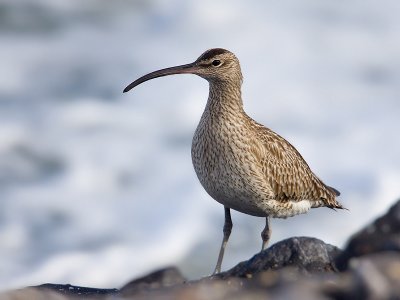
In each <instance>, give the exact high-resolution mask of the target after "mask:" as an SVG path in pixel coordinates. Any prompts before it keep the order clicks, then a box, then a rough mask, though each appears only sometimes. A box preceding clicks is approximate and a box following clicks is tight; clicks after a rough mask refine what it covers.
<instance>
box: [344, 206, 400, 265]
mask: <svg viewBox="0 0 400 300" xmlns="http://www.w3.org/2000/svg"><path fill="white" fill-rule="evenodd" d="M382 251H397V252H399V251H400V201H398V202H397V203H396V204H394V205H393V206H392V207H391V208H390V209H389V211H388V212H387V213H386V214H385V215H383V216H382V217H380V218H378V219H376V220H375V221H374V222H373V223H371V224H370V225H369V226H367V227H366V228H364V229H362V230H361V231H359V232H358V233H356V234H355V235H353V236H352V237H351V238H350V240H349V242H348V243H347V246H346V248H345V250H344V251H343V253H342V254H341V255H340V256H339V257H338V259H337V266H338V268H339V269H340V270H345V269H346V268H347V265H348V263H349V261H350V259H351V258H352V257H359V256H363V255H366V254H369V253H376V252H382Z"/></svg>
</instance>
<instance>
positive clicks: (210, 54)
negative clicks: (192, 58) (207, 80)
mask: <svg viewBox="0 0 400 300" xmlns="http://www.w3.org/2000/svg"><path fill="white" fill-rule="evenodd" d="M228 52H229V51H228V50H225V49H222V48H214V49H210V50H207V51H206V52H204V53H203V55H202V56H200V57H199V59H200V60H208V59H210V58H213V57H214V56H216V55H219V54H223V53H228Z"/></svg>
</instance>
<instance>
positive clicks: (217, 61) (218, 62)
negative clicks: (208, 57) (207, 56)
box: [211, 59, 221, 67]
mask: <svg viewBox="0 0 400 300" xmlns="http://www.w3.org/2000/svg"><path fill="white" fill-rule="evenodd" d="M211 64H212V65H213V66H214V67H218V66H219V65H221V61H220V60H218V59H216V60H213V61H212V63H211Z"/></svg>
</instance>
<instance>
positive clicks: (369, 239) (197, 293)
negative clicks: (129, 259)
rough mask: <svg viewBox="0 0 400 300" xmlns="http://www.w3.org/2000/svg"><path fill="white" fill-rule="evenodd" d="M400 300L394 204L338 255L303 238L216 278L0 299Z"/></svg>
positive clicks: (54, 289) (165, 276) (57, 288)
mask: <svg viewBox="0 0 400 300" xmlns="http://www.w3.org/2000/svg"><path fill="white" fill-rule="evenodd" d="M82 298H83V299H163V300H164V299H165V300H167V299H182V300H183V299H191V300H192V299H193V300H196V299H199V300H200V299H207V300H213V299H308V300H313V299H400V201H398V202H397V203H396V204H394V205H393V206H392V207H391V208H390V209H389V211H388V212H387V213H386V214H385V215H383V216H382V217H380V218H378V219H376V220H375V221H374V222H373V223H371V224H370V225H368V226H367V227H366V228H364V229H362V230H361V231H359V232H358V233H356V234H354V235H353V236H352V237H351V238H350V239H349V241H348V243H347V246H346V247H345V249H344V250H340V249H339V248H337V247H335V246H332V245H329V244H326V243H324V242H323V241H321V240H318V239H315V238H310V237H293V238H290V239H287V240H283V241H281V242H278V243H276V244H275V245H272V246H271V247H269V248H268V249H266V250H264V251H263V252H261V253H259V254H257V255H255V256H254V257H252V258H251V259H249V260H247V261H244V262H241V263H239V264H238V265H236V266H235V267H233V268H232V269H230V270H228V271H226V272H223V273H221V274H218V275H217V276H210V277H205V278H202V279H199V280H194V281H187V280H186V279H185V278H184V277H183V276H182V275H181V273H180V272H179V270H177V269H176V268H174V267H170V268H166V269H162V270H159V271H156V272H153V273H151V274H149V275H147V276H145V277H142V278H138V279H135V280H133V281H131V282H129V283H128V284H126V285H125V286H123V287H121V288H118V289H117V288H116V289H96V288H87V287H77V286H71V285H60V284H43V285H40V286H35V287H27V288H23V289H20V290H13V291H8V292H5V293H3V294H0V299H1V300H3V299H4V300H5V299H7V300H8V299H10V300H11V299H12V300H19V299H32V300H35V299H57V300H65V299H82Z"/></svg>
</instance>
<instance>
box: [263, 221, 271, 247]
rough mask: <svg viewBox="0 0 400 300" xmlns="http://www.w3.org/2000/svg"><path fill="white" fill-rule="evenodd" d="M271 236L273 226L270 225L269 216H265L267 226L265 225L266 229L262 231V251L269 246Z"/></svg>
mask: <svg viewBox="0 0 400 300" xmlns="http://www.w3.org/2000/svg"><path fill="white" fill-rule="evenodd" d="M270 237H271V228H270V226H269V217H266V218H265V227H264V230H263V231H262V232H261V238H262V241H263V243H262V248H261V251H263V250H264V249H265V248H267V246H268V242H269V238H270Z"/></svg>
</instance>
